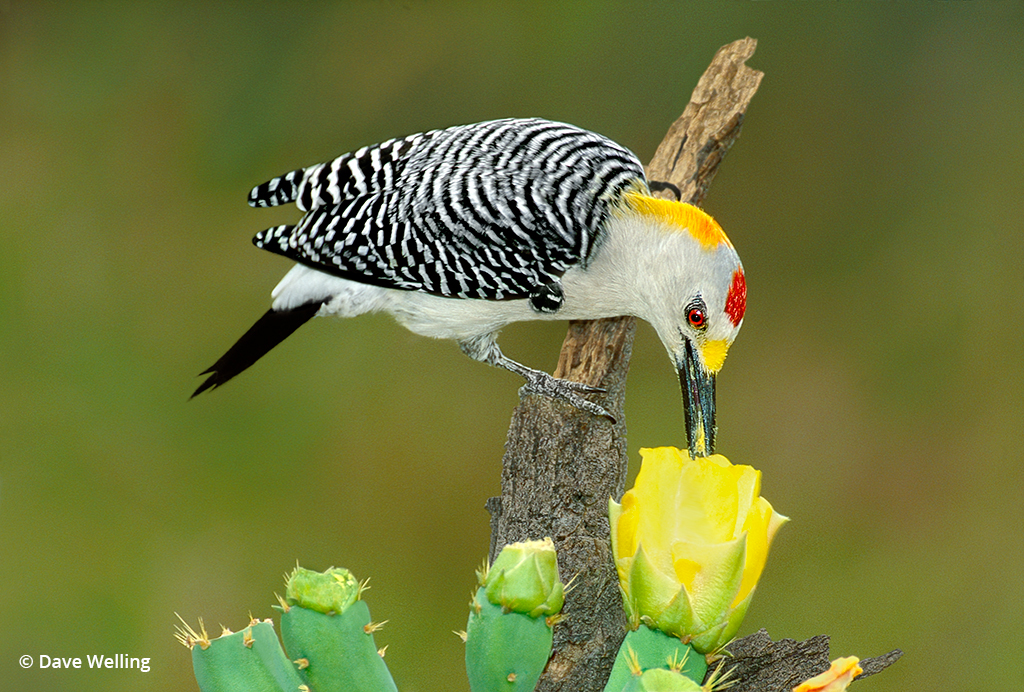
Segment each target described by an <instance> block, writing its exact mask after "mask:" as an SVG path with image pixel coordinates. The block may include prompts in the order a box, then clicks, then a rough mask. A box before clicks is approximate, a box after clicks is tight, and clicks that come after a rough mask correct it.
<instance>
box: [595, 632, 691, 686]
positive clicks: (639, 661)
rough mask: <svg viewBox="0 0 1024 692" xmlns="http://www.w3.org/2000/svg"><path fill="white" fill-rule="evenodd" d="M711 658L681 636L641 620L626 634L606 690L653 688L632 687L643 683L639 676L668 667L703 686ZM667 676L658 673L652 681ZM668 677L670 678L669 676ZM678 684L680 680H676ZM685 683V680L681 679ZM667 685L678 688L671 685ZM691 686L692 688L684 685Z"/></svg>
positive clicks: (668, 669) (667, 669)
mask: <svg viewBox="0 0 1024 692" xmlns="http://www.w3.org/2000/svg"><path fill="white" fill-rule="evenodd" d="M707 669H708V664H707V660H706V659H705V657H704V656H703V655H702V654H699V653H697V652H696V651H695V650H694V649H693V647H691V646H690V645H689V644H684V643H683V642H682V641H681V640H680V639H678V638H677V637H672V636H669V635H667V634H665V633H664V632H662V631H661V630H656V629H652V628H650V627H647V626H646V625H643V624H641V625H640V626H639V627H637V628H636V629H634V630H631V631H630V632H628V633H627V634H626V638H625V639H624V640H623V641H622V645H621V646H620V647H619V653H618V655H617V656H616V657H615V664H614V665H613V666H612V672H611V675H610V676H609V677H608V684H607V685H605V688H604V689H605V692H619V691H620V690H624V689H651V688H645V687H635V688H634V687H630V685H635V684H640V683H639V682H638V679H639V678H640V677H642V676H643V675H644V674H645V673H646V672H649V671H654V670H665V671H668V672H672V673H678V674H680V675H683V676H685V677H686V678H688V679H689V680H691V681H696V682H694V685H695V687H694V689H700V681H702V680H703V679H704V674H705V673H706V672H707ZM662 678H665V676H663V675H661V674H658V675H656V676H654V678H652V680H650V681H648V683H644V684H650V683H652V682H653V681H654V680H660V679H662ZM665 679H667V678H665ZM673 684H676V683H673ZM678 684H683V683H678ZM658 689H660V688H658ZM665 689H672V690H675V689H677V688H676V687H670V688H665ZM683 689H688V688H683Z"/></svg>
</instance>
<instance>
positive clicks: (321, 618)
mask: <svg viewBox="0 0 1024 692" xmlns="http://www.w3.org/2000/svg"><path fill="white" fill-rule="evenodd" d="M363 588H364V585H362V584H360V583H359V582H357V581H356V579H355V577H353V576H352V573H351V572H349V571H348V570H347V569H329V570H327V571H326V572H322V573H321V572H313V571H311V570H307V569H303V568H301V567H296V568H295V570H294V571H293V572H292V573H291V575H289V577H288V581H287V584H286V586H285V597H284V600H283V601H282V603H281V610H282V615H281V638H282V639H283V640H284V646H285V650H286V651H287V652H288V656H289V657H290V658H291V659H292V660H293V661H295V662H296V665H297V666H298V669H299V673H300V674H301V675H302V677H303V679H304V680H305V681H306V683H307V684H308V685H309V686H310V687H312V689H314V690H316V691H317V692H334V691H335V690H337V691H338V692H341V691H342V690H344V691H346V692H351V691H353V690H355V691H358V692H397V689H396V687H395V683H394V680H392V678H391V673H390V672H389V671H388V667H387V666H386V665H385V664H384V659H383V658H382V657H381V655H380V654H379V653H378V651H377V646H376V644H375V643H374V641H373V633H374V632H375V631H377V630H378V629H380V626H381V625H380V624H375V623H372V622H370V609H369V608H368V607H367V606H366V602H365V601H363V600H360V598H359V597H360V595H361V594H362V591H363Z"/></svg>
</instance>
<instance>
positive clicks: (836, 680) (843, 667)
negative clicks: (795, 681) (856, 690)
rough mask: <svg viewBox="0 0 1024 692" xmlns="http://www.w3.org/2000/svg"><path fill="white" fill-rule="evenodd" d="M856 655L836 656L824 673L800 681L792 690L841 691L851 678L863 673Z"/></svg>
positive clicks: (802, 691) (847, 685)
mask: <svg viewBox="0 0 1024 692" xmlns="http://www.w3.org/2000/svg"><path fill="white" fill-rule="evenodd" d="M859 663H860V659H859V658H857V657H856V656H847V657H846V658H837V659H836V660H834V661H832V665H831V666H830V667H829V669H828V670H826V671H825V672H824V673H821V674H820V675H815V676H814V677H813V678H811V679H810V680H807V681H805V682H802V683H800V684H799V685H797V686H796V687H794V688H793V692H843V690H845V689H846V688H847V687H849V686H850V683H851V682H853V679H854V678H855V677H857V676H858V675H860V674H861V673H863V672H864V671H863V670H861V667H860V665H859Z"/></svg>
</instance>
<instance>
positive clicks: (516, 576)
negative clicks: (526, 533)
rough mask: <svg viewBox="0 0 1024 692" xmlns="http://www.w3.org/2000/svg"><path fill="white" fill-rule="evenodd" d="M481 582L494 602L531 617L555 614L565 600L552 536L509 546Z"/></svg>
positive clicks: (488, 598)
mask: <svg viewBox="0 0 1024 692" xmlns="http://www.w3.org/2000/svg"><path fill="white" fill-rule="evenodd" d="M480 585H481V586H482V587H483V588H484V592H485V593H486V595H487V600H488V601H490V602H491V603H493V604H494V605H500V606H501V607H502V608H503V609H504V610H506V611H511V612H514V613H525V614H527V615H529V616H530V617H540V616H547V615H555V614H557V613H558V612H560V611H561V610H562V604H563V602H564V601H565V592H564V589H563V587H562V582H561V581H559V579H558V557H557V554H556V552H555V545H554V543H552V542H551V539H550V538H545V539H544V540H542V541H524V542H522V543H512V544H509V545H506V546H505V547H504V548H502V550H501V554H500V555H498V558H497V559H496V560H495V561H494V564H492V565H491V566H490V569H488V570H487V572H486V574H485V575H484V576H483V578H482V579H481V582H480Z"/></svg>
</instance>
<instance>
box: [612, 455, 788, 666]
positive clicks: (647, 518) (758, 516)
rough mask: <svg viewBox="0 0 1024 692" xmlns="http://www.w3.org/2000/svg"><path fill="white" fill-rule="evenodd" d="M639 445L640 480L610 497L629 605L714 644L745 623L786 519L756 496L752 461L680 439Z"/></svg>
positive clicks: (702, 643) (708, 646) (670, 629)
mask: <svg viewBox="0 0 1024 692" xmlns="http://www.w3.org/2000/svg"><path fill="white" fill-rule="evenodd" d="M640 454H641V456H642V457H643V464H642V466H641V468H640V473H639V474H638V475H637V478H636V483H635V485H634V487H633V488H632V489H631V490H629V491H628V492H626V494H625V495H624V496H623V497H622V504H621V505H620V504H617V503H615V502H611V503H610V504H609V516H610V519H611V533H612V551H613V553H614V556H615V566H616V568H617V570H618V573H619V583H620V585H621V586H622V591H623V595H624V601H625V607H626V612H627V613H628V614H629V616H630V619H631V621H633V622H634V623H637V622H639V621H641V620H642V621H644V622H645V623H647V624H649V625H650V626H652V627H656V628H658V629H660V630H662V631H664V632H666V633H668V634H672V635H675V636H677V637H680V638H681V639H683V640H684V641H688V642H690V643H691V644H692V645H693V647H694V648H695V649H697V650H698V651H700V652H701V653H708V652H711V651H714V650H716V649H718V648H720V647H721V646H723V645H724V644H726V643H727V642H728V641H729V640H730V639H732V637H733V636H734V635H735V634H736V630H737V629H739V626H740V623H741V622H742V620H743V616H744V615H745V614H746V611H747V607H748V606H749V605H750V599H751V597H752V596H753V593H754V587H755V586H756V585H757V580H758V579H759V578H760V576H761V571H762V570H763V569H764V564H765V561H766V560H767V558H768V546H769V545H770V544H771V541H772V538H773V537H774V536H775V533H776V531H778V529H779V527H780V526H782V524H783V523H785V522H786V521H787V519H786V517H784V516H782V515H781V514H778V513H777V512H775V510H773V509H772V506H771V505H770V504H769V503H768V501H767V500H765V499H764V498H762V497H760V496H759V493H760V489H761V473H760V472H759V471H757V470H755V469H753V468H751V467H750V466H733V465H732V464H731V463H729V460H728V459H726V458H725V457H723V456H721V455H718V454H716V455H713V456H710V457H703V458H698V459H692V458H690V456H689V454H687V453H686V452H685V451H680V450H678V449H676V448H674V447H659V448H657V449H641V450H640Z"/></svg>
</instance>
